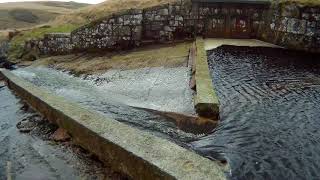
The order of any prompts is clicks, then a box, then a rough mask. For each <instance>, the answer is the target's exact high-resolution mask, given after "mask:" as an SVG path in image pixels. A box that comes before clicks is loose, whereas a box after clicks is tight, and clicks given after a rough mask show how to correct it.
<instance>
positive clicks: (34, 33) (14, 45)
mask: <svg viewBox="0 0 320 180" xmlns="http://www.w3.org/2000/svg"><path fill="white" fill-rule="evenodd" d="M76 28H78V26H76V25H70V24H68V25H63V26H58V27H50V26H43V27H39V28H34V29H31V30H28V31H23V32H21V33H19V34H18V35H17V36H15V37H14V38H13V39H12V40H11V42H10V48H9V60H10V61H12V62H17V61H18V59H19V58H21V56H22V55H23V48H24V43H25V41H27V40H30V39H38V38H43V36H44V35H45V34H47V33H68V32H71V31H73V30H74V29H76Z"/></svg>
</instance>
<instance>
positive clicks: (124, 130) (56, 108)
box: [1, 70, 225, 179]
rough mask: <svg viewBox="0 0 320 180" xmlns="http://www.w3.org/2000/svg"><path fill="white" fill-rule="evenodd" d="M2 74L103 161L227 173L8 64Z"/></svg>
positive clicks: (193, 173)
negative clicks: (47, 88)
mask: <svg viewBox="0 0 320 180" xmlns="http://www.w3.org/2000/svg"><path fill="white" fill-rule="evenodd" d="M1 78H2V79H5V81H6V82H7V84H8V86H9V87H10V88H11V89H12V90H13V91H15V92H16V93H17V94H18V95H19V96H20V97H21V98H23V99H24V100H25V101H26V102H27V103H28V104H29V105H31V106H32V107H33V108H34V109H36V110H37V111H39V112H40V113H41V114H42V115H44V116H45V117H46V118H47V119H49V120H50V121H52V122H54V123H56V124H58V125H59V126H60V127H62V128H64V129H66V130H67V131H68V132H69V133H70V134H71V135H72V137H73V139H74V140H75V141H76V142H77V143H78V144H79V145H81V146H82V147H84V148H85V149H88V150H89V151H91V152H93V153H94V154H96V155H97V156H98V157H99V158H100V159H101V160H102V161H104V162H107V163H108V164H111V166H112V167H113V168H114V169H115V170H118V171H121V172H124V173H125V174H127V175H128V176H130V177H132V178H138V179H140V178H143V179H150V178H151V179H154V178H156V179H157V178H161V179H197V178H200V179H225V175H224V170H225V168H224V167H223V166H222V165H219V164H218V163H217V162H215V161H210V160H208V159H206V158H203V157H201V156H199V155H197V154H195V153H193V152H191V151H189V150H187V149H184V148H182V147H180V146H178V145H175V144H174V143H171V142H169V141H167V140H164V139H161V138H158V137H155V136H154V135H151V134H149V133H146V132H143V131H141V130H138V129H135V128H132V127H129V126H128V125H125V124H122V123H120V122H118V121H115V120H112V119H109V118H106V117H105V116H102V115H99V114H97V113H94V112H91V111H88V110H86V109H84V108H81V107H79V106H78V105H77V104H74V103H69V102H66V101H65V100H64V99H63V98H60V97H57V96H52V95H51V94H49V93H47V92H45V91H44V90H42V89H41V88H38V87H35V86H34V85H33V84H31V83H28V82H26V81H24V80H22V79H20V78H18V77H17V76H15V75H13V74H12V73H10V72H9V71H7V70H1Z"/></svg>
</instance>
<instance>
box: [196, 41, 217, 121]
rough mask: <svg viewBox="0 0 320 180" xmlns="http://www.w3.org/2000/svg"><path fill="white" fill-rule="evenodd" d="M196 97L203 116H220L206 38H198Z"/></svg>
mask: <svg viewBox="0 0 320 180" xmlns="http://www.w3.org/2000/svg"><path fill="white" fill-rule="evenodd" d="M195 59H196V73H195V80H196V92H197V94H196V97H195V108H196V110H197V112H198V114H200V115H201V116H209V117H216V119H218V116H219V99H218V96H217V94H216V92H215V89H214V86H213V84H212V79H211V75H210V72H209V67H208V60H207V53H206V51H205V48H204V40H203V39H202V38H197V40H196V57H195Z"/></svg>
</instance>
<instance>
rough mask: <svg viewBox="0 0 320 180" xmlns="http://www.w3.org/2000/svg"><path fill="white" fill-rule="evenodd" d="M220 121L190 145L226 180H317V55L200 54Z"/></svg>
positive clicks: (263, 51)
mask: <svg viewBox="0 0 320 180" xmlns="http://www.w3.org/2000/svg"><path fill="white" fill-rule="evenodd" d="M208 57H209V58H208V61H209V65H210V68H211V74H212V77H213V82H214V85H215V87H216V90H217V93H218V96H219V99H220V102H221V112H220V117H221V123H220V125H219V126H218V128H217V129H216V130H215V131H214V132H213V133H212V134H210V135H207V136H205V137H202V138H199V139H198V140H197V141H194V142H192V143H191V145H192V147H193V148H194V149H195V150H196V151H198V152H199V153H201V154H203V155H204V156H206V157H209V158H212V159H215V158H218V159H219V158H226V159H227V161H228V162H229V164H230V167H231V171H230V174H229V177H230V179H244V180H250V179H279V180H282V179H320V173H319V171H318V170H319V167H320V153H319V152H320V131H319V128H320V56H319V55H307V54H303V53H299V52H292V51H291V52H290V51H287V50H283V49H271V48H247V47H232V46H225V47H220V48H218V49H216V50H213V51H210V52H208Z"/></svg>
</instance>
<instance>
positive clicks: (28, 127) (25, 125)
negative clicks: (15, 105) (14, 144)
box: [16, 120, 37, 133]
mask: <svg viewBox="0 0 320 180" xmlns="http://www.w3.org/2000/svg"><path fill="white" fill-rule="evenodd" d="M36 125H37V124H36V123H35V122H32V121H29V120H22V121H20V122H18V124H17V125H16V127H17V128H18V129H19V131H20V132H22V133H29V132H30V131H32V130H33V129H34V128H35V127H36Z"/></svg>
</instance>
